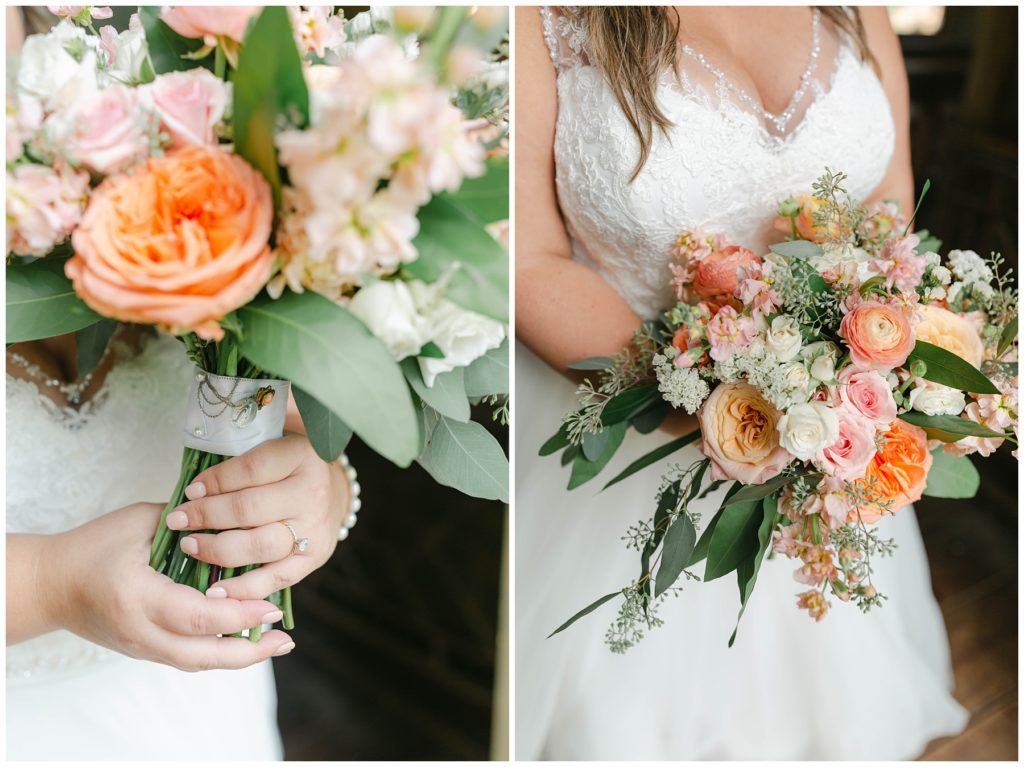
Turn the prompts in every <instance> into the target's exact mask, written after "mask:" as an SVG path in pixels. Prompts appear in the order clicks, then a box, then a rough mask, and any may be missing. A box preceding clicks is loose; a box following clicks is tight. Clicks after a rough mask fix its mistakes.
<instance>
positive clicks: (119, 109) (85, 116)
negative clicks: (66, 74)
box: [44, 84, 149, 175]
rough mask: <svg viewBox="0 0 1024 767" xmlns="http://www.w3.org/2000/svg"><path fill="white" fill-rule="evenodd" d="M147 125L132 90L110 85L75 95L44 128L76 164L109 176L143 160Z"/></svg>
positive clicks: (145, 154)
mask: <svg viewBox="0 0 1024 767" xmlns="http://www.w3.org/2000/svg"><path fill="white" fill-rule="evenodd" d="M148 127H149V126H148V125H147V119H146V117H145V116H143V114H142V113H141V111H140V109H139V103H138V98H137V96H136V92H135V90H134V89H132V88H128V87H126V86H124V85H120V84H114V85H111V86H109V87H107V88H104V89H103V90H101V91H99V92H90V93H80V94H78V97H77V98H76V99H75V101H74V103H73V104H72V105H71V106H70V108H69V109H68V110H67V111H65V112H58V113H56V114H55V115H53V116H52V117H51V118H50V119H49V120H47V122H46V125H45V126H44V129H45V130H46V131H47V132H48V133H49V135H50V138H51V139H52V140H53V142H54V143H55V144H56V145H57V146H59V147H60V148H61V149H62V150H63V152H64V153H65V154H66V155H67V156H68V158H69V159H71V160H73V161H74V162H75V163H76V164H79V165H84V166H85V167H86V168H88V169H90V170H92V171H95V172H96V173H99V174H102V175H110V174H112V173H117V172H118V171H121V170H125V169H127V168H129V167H130V166H132V165H135V164H136V163H139V162H141V161H142V160H144V159H146V157H147V156H148V154H149V130H148Z"/></svg>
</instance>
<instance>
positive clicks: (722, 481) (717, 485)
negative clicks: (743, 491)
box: [697, 479, 729, 500]
mask: <svg viewBox="0 0 1024 767" xmlns="http://www.w3.org/2000/svg"><path fill="white" fill-rule="evenodd" d="M728 481H729V480H727V479H715V480H712V481H711V484H710V485H708V486H707V487H705V488H704V492H703V493H701V494H700V495H699V496H697V500H701V499H702V498H707V497H708V496H709V495H711V494H712V493H713V492H715V491H716V490H717V489H718V488H720V487H721V486H722V485H724V484H725V483H726V482H728Z"/></svg>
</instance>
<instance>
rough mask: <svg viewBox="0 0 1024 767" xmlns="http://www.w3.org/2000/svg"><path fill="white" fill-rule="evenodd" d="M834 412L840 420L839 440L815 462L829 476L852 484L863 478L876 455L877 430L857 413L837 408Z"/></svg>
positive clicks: (821, 451) (821, 453)
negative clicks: (869, 463)
mask: <svg viewBox="0 0 1024 767" xmlns="http://www.w3.org/2000/svg"><path fill="white" fill-rule="evenodd" d="M833 412H834V413H835V414H836V417H837V418H838V419H839V437H838V439H836V441H835V442H834V443H832V444H831V445H829V446H828V447H825V448H822V449H821V450H820V451H818V454H817V455H816V456H815V463H817V465H818V466H819V467H821V469H822V471H824V472H825V473H826V474H829V475H831V476H834V477H838V478H839V479H842V480H846V481H847V482H852V481H853V480H855V479H860V478H861V477H862V476H864V470H865V469H866V468H867V465H868V462H869V461H870V460H871V459H872V457H873V456H874V455H875V453H876V452H877V451H876V449H875V427H874V424H872V423H871V421H868V420H867V419H866V418H864V417H863V416H861V414H860V413H858V412H857V411H855V410H851V409H848V408H846V407H838V408H834V409H833Z"/></svg>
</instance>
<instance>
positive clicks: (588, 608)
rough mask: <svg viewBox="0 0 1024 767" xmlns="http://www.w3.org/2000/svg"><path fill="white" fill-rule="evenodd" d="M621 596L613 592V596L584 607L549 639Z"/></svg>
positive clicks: (607, 595)
mask: <svg viewBox="0 0 1024 767" xmlns="http://www.w3.org/2000/svg"><path fill="white" fill-rule="evenodd" d="M621 595H622V592H621V591H613V592H612V593H611V594H605V595H604V596H603V597H601V598H600V599H598V600H597V601H596V602H591V603H590V604H589V605H587V606H586V607H584V608H583V609H582V610H580V611H579V612H578V613H576V614H575V615H574V616H572V617H571V618H570V619H569V620H567V621H566V622H565V623H563V624H562V625H561V626H559V627H558V628H556V629H555V630H554V631H552V632H551V633H550V634H548V639H551V637H553V636H554V635H555V634H557V633H558V632H560V631H565V630H566V629H567V628H569V627H570V626H571V625H572V624H574V623H575V622H576V621H578V620H579V619H580V618H583V617H585V616H587V615H590V613H592V612H594V610H596V609H597V608H598V607H600V606H601V605H603V604H604V603H605V602H608V601H609V600H612V599H614V598H615V597H617V596H621Z"/></svg>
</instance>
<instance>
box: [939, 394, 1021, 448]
mask: <svg viewBox="0 0 1024 767" xmlns="http://www.w3.org/2000/svg"><path fill="white" fill-rule="evenodd" d="M1011 396H1012V399H1011ZM1011 396H1006V395H1002V394H979V395H977V401H976V402H971V403H970V404H969V405H968V406H967V407H966V408H964V412H963V416H964V417H965V418H967V420H969V421H973V422H974V423H977V424H980V425H982V426H987V427H988V428H989V429H992V430H993V431H998V432H1005V431H1006V430H1007V429H1010V428H1013V429H1014V431H1016V426H1017V412H1016V407H1017V406H1016V394H1013V395H1011ZM1002 444H1003V439H1002V438H1000V437H964V438H963V439H961V440H958V441H957V442H951V443H949V444H947V445H946V447H945V452H947V453H950V454H952V455H970V454H972V453H978V454H979V455H982V456H986V457H987V456H990V455H992V453H994V452H995V451H996V450H998V449H999V446H1000V445H1002Z"/></svg>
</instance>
